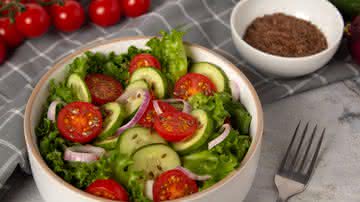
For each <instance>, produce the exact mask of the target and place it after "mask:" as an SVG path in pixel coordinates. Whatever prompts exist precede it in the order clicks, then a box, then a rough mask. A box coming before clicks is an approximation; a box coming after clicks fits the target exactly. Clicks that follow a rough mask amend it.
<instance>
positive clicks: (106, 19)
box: [89, 0, 121, 27]
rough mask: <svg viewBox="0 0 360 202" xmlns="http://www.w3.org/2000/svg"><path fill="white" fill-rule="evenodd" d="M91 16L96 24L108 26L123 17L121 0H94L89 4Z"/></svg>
mask: <svg viewBox="0 0 360 202" xmlns="http://www.w3.org/2000/svg"><path fill="white" fill-rule="evenodd" d="M89 16H90V19H91V21H93V22H94V23H95V24H97V25H100V26H103V27H107V26H111V25H114V24H116V23H117V22H118V21H119V19H120V18H121V4H120V0H93V1H91V3H90V5H89Z"/></svg>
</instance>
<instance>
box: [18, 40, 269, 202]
mask: <svg viewBox="0 0 360 202" xmlns="http://www.w3.org/2000/svg"><path fill="white" fill-rule="evenodd" d="M152 37H153V36H131V37H120V38H114V39H110V40H103V41H100V42H98V41H95V42H94V43H91V44H89V45H86V46H85V47H82V48H79V49H77V50H76V51H74V52H71V53H69V54H68V55H66V56H65V57H63V58H61V59H59V60H58V61H56V62H54V64H53V65H52V67H51V68H50V69H49V70H48V71H47V72H46V73H45V74H44V75H43V76H42V77H41V79H40V80H39V82H38V83H37V84H36V86H35V88H34V89H33V91H32V93H31V95H30V97H29V99H28V102H27V104H26V109H25V114H24V136H25V141H26V145H27V147H28V148H29V150H28V152H29V153H31V155H32V156H33V159H35V161H36V162H37V163H38V164H39V166H40V167H41V169H43V171H44V172H45V173H46V174H47V175H48V176H49V177H51V178H53V179H54V180H56V181H57V182H58V183H59V184H62V185H63V186H64V187H65V188H66V189H67V190H69V191H72V192H74V194H78V195H80V196H82V197H85V198H91V199H93V200H97V201H104V202H114V201H113V200H108V199H104V198H101V197H97V196H94V195H91V194H89V193H86V192H85V191H83V190H81V189H78V188H76V187H75V186H73V185H71V184H70V183H68V182H66V181H65V180H64V179H62V178H61V177H60V176H58V175H57V174H56V173H55V172H54V171H53V170H52V169H50V168H49V167H48V165H47V164H46V162H45V160H44V159H43V158H42V156H41V154H40V152H39V151H38V149H36V145H37V143H36V142H34V141H33V138H32V137H33V136H35V134H33V133H32V130H31V112H32V108H33V104H34V101H35V98H36V96H37V94H38V93H39V91H40V89H41V87H42V86H43V85H44V84H45V83H47V82H48V81H49V79H50V77H51V76H52V75H53V73H54V72H55V71H57V70H58V69H61V68H63V66H64V65H65V64H66V63H67V62H68V61H69V60H71V59H74V58H75V57H77V56H79V55H81V54H83V53H84V52H85V51H87V50H90V49H93V48H96V47H99V46H104V45H109V44H111V43H117V42H123V41H132V40H145V39H151V38H152ZM184 43H185V45H186V46H188V47H195V48H199V49H202V50H204V51H206V52H209V53H210V54H212V55H214V56H215V57H218V58H219V59H221V60H222V61H224V62H225V63H227V65H228V66H229V67H230V68H231V69H232V70H235V71H236V72H237V74H238V75H239V76H240V77H241V79H243V81H244V83H245V85H246V86H247V88H249V90H250V94H251V96H252V97H253V98H254V101H255V109H256V110H257V119H256V120H257V123H256V124H255V126H256V127H257V130H256V131H257V133H256V134H254V137H257V138H256V139H253V140H252V143H251V145H250V148H249V150H248V152H247V153H246V155H245V157H244V159H243V160H242V161H241V163H240V166H239V168H237V169H236V170H234V171H233V172H231V173H229V174H228V175H227V176H226V177H225V178H223V179H222V180H221V181H219V182H217V183H216V184H214V185H213V186H211V187H210V188H208V189H206V190H203V191H201V192H198V193H195V194H192V195H189V196H187V197H183V198H180V199H177V200H172V201H173V202H177V201H184V200H191V199H196V198H199V197H201V196H202V195H204V194H207V193H209V192H211V191H214V190H216V189H217V188H219V187H221V186H222V185H224V184H225V183H226V182H228V181H229V180H230V179H231V178H233V177H234V176H235V175H236V174H237V173H240V172H241V171H242V170H243V168H244V167H245V166H246V165H247V162H248V161H249V160H250V159H252V158H253V156H254V155H255V151H256V149H257V148H258V147H259V146H260V144H261V142H262V136H263V128H264V120H263V110H262V105H261V102H260V99H259V97H258V95H257V93H256V91H255V88H254V87H253V85H252V84H251V82H250V81H249V80H248V79H247V77H246V76H245V75H244V73H242V72H241V71H240V69H238V68H237V67H236V66H235V65H234V64H232V63H231V62H230V61H229V60H227V59H226V58H224V57H223V56H221V55H219V54H217V53H215V52H214V51H211V50H210V49H208V48H205V47H203V46H200V45H196V44H192V43H188V42H184Z"/></svg>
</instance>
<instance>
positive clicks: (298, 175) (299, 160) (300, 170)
mask: <svg viewBox="0 0 360 202" xmlns="http://www.w3.org/2000/svg"><path fill="white" fill-rule="evenodd" d="M300 124H301V122H299V124H298V125H297V127H296V129H295V132H294V135H293V137H292V139H291V142H290V145H289V147H288V149H287V151H286V154H285V156H284V158H283V160H282V162H281V164H280V168H279V170H278V172H277V174H276V175H275V184H276V187H277V189H278V193H279V195H278V199H277V202H285V201H287V200H288V199H289V198H290V197H292V196H294V195H296V194H299V193H301V192H303V191H304V190H305V188H306V184H307V183H308V182H309V179H310V176H311V174H312V172H313V170H314V167H315V162H316V159H317V157H318V154H319V151H320V147H321V144H322V141H323V138H324V134H325V130H326V129H325V128H324V129H323V130H322V133H321V136H320V138H319V140H318V141H317V144H316V148H315V150H311V148H312V145H314V144H315V143H314V142H316V141H314V136H315V134H316V132H317V125H316V126H315V127H314V129H313V131H312V133H311V136H310V140H309V142H308V144H307V146H306V144H303V143H304V139H305V137H306V134H307V131H308V127H309V123H307V124H306V126H305V128H304V130H303V132H302V135H301V137H300V141H299V143H298V145H297V148H296V149H295V153H294V151H292V150H294V149H293V148H295V147H296V146H295V145H294V142H295V139H297V134H298V130H299V127H300ZM299 133H300V132H299ZM305 146H306V149H305V152H304V151H302V150H303V149H304V148H305ZM310 150H311V151H310ZM308 162H310V164H309V165H308Z"/></svg>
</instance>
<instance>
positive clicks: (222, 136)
mask: <svg viewBox="0 0 360 202" xmlns="http://www.w3.org/2000/svg"><path fill="white" fill-rule="evenodd" d="M221 128H222V129H223V130H224V131H223V132H222V133H221V134H220V135H219V136H218V137H217V138H215V139H213V140H211V141H210V142H209V144H208V149H209V150H210V149H212V148H214V147H215V146H216V145H218V144H220V143H221V142H222V141H224V140H225V138H226V137H227V136H228V135H229V133H230V129H231V126H230V125H229V124H227V123H226V124H224V125H223V126H222V127H221Z"/></svg>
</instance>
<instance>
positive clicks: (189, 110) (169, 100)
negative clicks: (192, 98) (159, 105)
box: [161, 98, 192, 114]
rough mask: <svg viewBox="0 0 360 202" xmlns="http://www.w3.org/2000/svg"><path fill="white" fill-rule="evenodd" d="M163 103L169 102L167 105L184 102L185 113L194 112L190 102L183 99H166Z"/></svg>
mask: <svg viewBox="0 0 360 202" xmlns="http://www.w3.org/2000/svg"><path fill="white" fill-rule="evenodd" d="M161 102H167V103H177V102H182V103H183V105H184V107H183V110H182V111H183V112H185V113H188V114H189V113H190V112H191V110H192V107H191V105H190V103H189V102H187V101H185V100H183V99H179V98H171V99H166V100H161Z"/></svg>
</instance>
